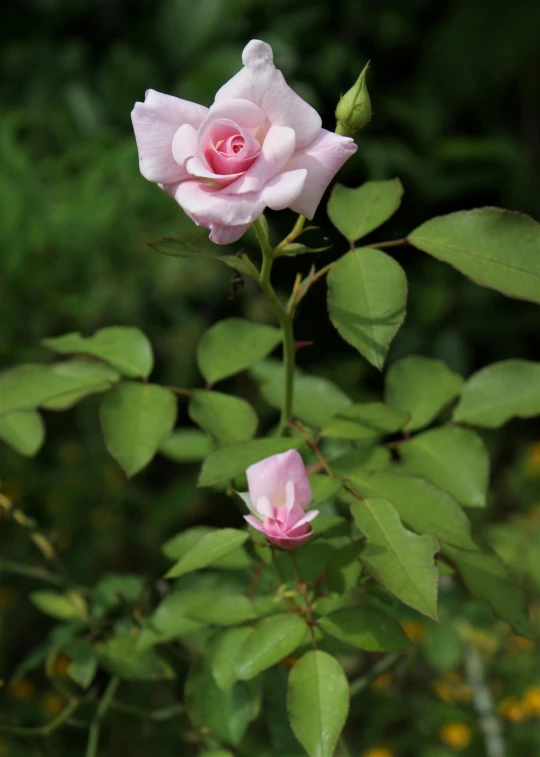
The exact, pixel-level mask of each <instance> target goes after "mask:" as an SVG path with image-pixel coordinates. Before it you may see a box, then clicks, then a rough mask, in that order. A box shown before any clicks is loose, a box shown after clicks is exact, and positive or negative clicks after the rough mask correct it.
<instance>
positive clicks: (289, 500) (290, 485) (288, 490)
mask: <svg viewBox="0 0 540 757" xmlns="http://www.w3.org/2000/svg"><path fill="white" fill-rule="evenodd" d="M294 498H295V494H294V481H287V483H286V484H285V503H286V505H285V506H286V508H287V520H288V519H289V516H290V514H291V510H292V509H293V507H294Z"/></svg>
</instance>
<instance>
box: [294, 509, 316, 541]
mask: <svg viewBox="0 0 540 757" xmlns="http://www.w3.org/2000/svg"><path fill="white" fill-rule="evenodd" d="M318 514H319V511H318V510H309V511H308V512H307V513H306V514H305V515H304V517H303V518H300V520H299V521H297V522H296V523H293V524H292V525H290V526H289V527H288V528H287V529H286V533H287V536H297V534H296V531H297V530H298V529H299V528H302V527H304V526H306V525H307V524H308V523H311V521H312V520H313V519H314V518H316V517H317V515H318Z"/></svg>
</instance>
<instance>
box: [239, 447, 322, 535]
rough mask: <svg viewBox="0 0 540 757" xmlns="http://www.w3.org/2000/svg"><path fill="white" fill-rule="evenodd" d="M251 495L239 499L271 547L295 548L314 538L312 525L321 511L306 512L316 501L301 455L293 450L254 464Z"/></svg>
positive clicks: (247, 494)
mask: <svg viewBox="0 0 540 757" xmlns="http://www.w3.org/2000/svg"><path fill="white" fill-rule="evenodd" d="M246 475H247V480H248V487H249V492H246V493H245V494H241V495H240V496H241V497H242V499H243V500H244V502H245V503H246V505H247V506H248V508H249V509H250V511H251V512H252V515H245V516H244V518H245V519H246V520H247V522H248V523H249V525H250V526H253V528H256V529H257V530H258V531H261V532H262V533H263V534H264V535H265V536H266V538H267V539H268V541H269V542H270V544H274V545H275V546H276V547H281V549H296V548H297V547H299V546H300V545H301V544H304V542H306V541H308V539H310V538H311V536H312V535H313V529H312V528H311V526H310V522H311V521H312V520H313V518H315V516H316V515H318V514H319V511H318V510H309V511H308V512H305V510H306V508H307V507H308V505H309V504H310V503H311V500H312V499H313V495H312V493H311V486H310V483H309V478H308V475H307V471H306V468H305V465H304V462H303V460H302V458H301V456H300V454H299V453H298V452H297V451H296V450H295V449H291V450H289V451H288V452H282V453H281V454H279V455H272V456H271V457H267V458H266V459H265V460H261V461H260V462H259V463H255V465H251V466H250V467H249V468H248V469H247V471H246Z"/></svg>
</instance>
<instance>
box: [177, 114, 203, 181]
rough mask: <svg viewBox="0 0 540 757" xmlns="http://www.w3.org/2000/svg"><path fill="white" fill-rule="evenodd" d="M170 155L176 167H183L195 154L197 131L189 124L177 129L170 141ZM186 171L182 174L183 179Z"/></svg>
mask: <svg viewBox="0 0 540 757" xmlns="http://www.w3.org/2000/svg"><path fill="white" fill-rule="evenodd" d="M172 154H173V157H174V159H175V161H176V162H177V163H178V165H180V166H182V167H185V165H186V162H187V161H188V160H189V159H190V158H191V157H193V155H196V154H197V129H194V128H193V126H192V125H191V124H183V126H181V127H180V128H179V129H177V131H176V133H175V135H174V137H173V141H172ZM186 174H187V171H185V172H184V178H185V176H186Z"/></svg>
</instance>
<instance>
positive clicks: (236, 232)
mask: <svg viewBox="0 0 540 757" xmlns="http://www.w3.org/2000/svg"><path fill="white" fill-rule="evenodd" d="M198 225H199V226H204V224H202V223H201V224H198ZM250 226H251V224H250V223H246V224H244V225H243V226H221V225H220V224H219V223H214V224H212V226H211V231H210V241H211V242H214V244H232V243H233V242H237V241H238V240H239V239H240V237H243V236H244V234H245V233H246V231H247V230H248V229H249V228H250Z"/></svg>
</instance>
